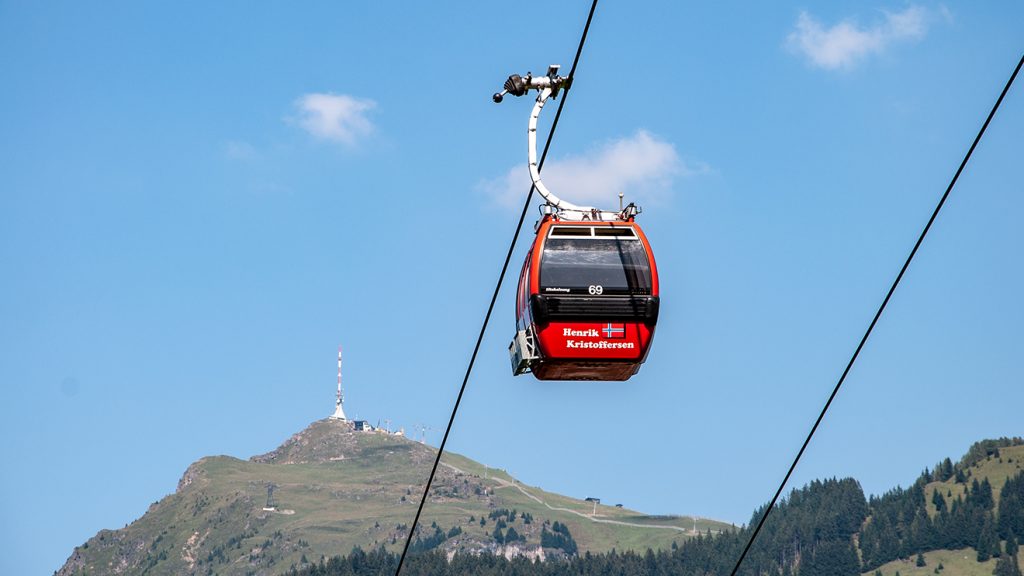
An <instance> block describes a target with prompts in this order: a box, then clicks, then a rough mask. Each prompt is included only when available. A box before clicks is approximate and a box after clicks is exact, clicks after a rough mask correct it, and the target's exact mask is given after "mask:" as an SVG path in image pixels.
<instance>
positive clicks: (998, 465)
mask: <svg viewBox="0 0 1024 576" xmlns="http://www.w3.org/2000/svg"><path fill="white" fill-rule="evenodd" d="M960 465H961V466H962V467H963V468H965V469H966V475H967V481H968V482H970V481H971V480H972V479H977V480H979V481H980V480H982V479H984V478H988V481H989V483H990V484H991V485H992V497H993V498H995V501H996V506H998V505H999V493H1000V491H1001V490H1002V489H1003V485H1004V484H1006V481H1007V480H1008V479H1009V478H1011V477H1013V476H1016V475H1017V474H1019V473H1020V472H1021V470H1024V446H1007V447H1003V448H1000V449H999V455H998V456H996V455H995V454H990V455H986V456H985V457H983V458H972V459H967V458H965V459H964V460H962V461H961V462H960ZM936 490H938V492H939V495H940V496H942V497H943V498H945V500H946V504H947V506H951V505H952V504H953V499H954V498H956V497H957V495H963V494H964V493H965V492H966V490H967V484H966V483H961V484H957V483H956V480H955V479H954V478H950V479H949V480H946V481H944V482H929V483H928V484H926V485H925V494H926V495H927V496H928V514H929V515H930V516H933V517H934V516H935V514H936V511H935V504H933V503H932V501H931V496H932V493H933V492H934V491H936Z"/></svg>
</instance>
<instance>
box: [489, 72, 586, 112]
mask: <svg viewBox="0 0 1024 576" xmlns="http://www.w3.org/2000/svg"><path fill="white" fill-rule="evenodd" d="M559 68H560V66H559V65H558V64H552V65H550V66H548V73H547V75H546V76H534V75H533V73H532V72H527V73H526V76H520V75H519V74H513V75H511V76H509V77H508V80H505V85H504V86H502V88H504V90H502V91H501V92H495V94H494V96H492V97H491V99H492V100H494V102H495V104H500V103H501V101H502V100H504V99H505V94H511V95H513V96H523V95H525V94H526V93H527V92H529V91H530V90H538V91H539V90H543V89H545V88H551V97H552V98H555V97H557V96H558V91H559V90H561V89H562V88H565V89H568V88H569V84H570V82H569V79H568V78H565V77H562V76H559V75H558V69H559Z"/></svg>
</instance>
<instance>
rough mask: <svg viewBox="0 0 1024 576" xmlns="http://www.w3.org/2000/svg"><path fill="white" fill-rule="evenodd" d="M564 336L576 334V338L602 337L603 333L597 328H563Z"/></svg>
mask: <svg viewBox="0 0 1024 576" xmlns="http://www.w3.org/2000/svg"><path fill="white" fill-rule="evenodd" d="M562 336H574V337H576V338H600V337H601V334H600V333H599V332H598V331H597V329H596V328H588V329H586V330H573V329H572V328H563V329H562Z"/></svg>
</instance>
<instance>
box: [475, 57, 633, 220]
mask: <svg viewBox="0 0 1024 576" xmlns="http://www.w3.org/2000/svg"><path fill="white" fill-rule="evenodd" d="M557 73H558V66H549V67H548V74H547V76H537V77H534V76H533V75H532V74H527V75H526V77H525V78H524V77H521V76H519V75H512V76H510V77H509V79H508V80H507V81H506V82H505V89H504V91H502V92H500V93H497V94H495V95H494V101H495V102H501V101H502V97H503V96H504V95H505V94H512V95H513V96H522V95H524V94H526V93H527V92H529V91H530V90H537V91H538V92H540V94H538V95H537V102H536V104H534V106H533V112H532V113H531V114H530V125H529V129H528V131H527V137H528V140H529V150H528V153H529V158H530V166H529V167H530V179H531V180H532V181H533V185H534V187H536V188H537V192H540V195H541V196H542V197H543V198H544V201H545V202H547V205H548V206H550V207H551V208H553V209H554V211H555V212H556V213H557V214H558V217H559V218H561V219H563V220H577V221H582V220H628V219H630V218H632V217H633V216H635V215H636V213H637V209H636V208H635V207H634V206H633V205H632V204H631V205H630V206H629V207H627V209H623V210H620V211H619V212H609V211H606V210H599V209H597V208H594V207H592V206H577V205H576V204H573V203H571V202H568V201H566V200H562V199H561V198H559V197H558V196H555V195H554V194H553V193H552V192H551V191H550V190H548V187H547V186H545V185H544V182H543V181H542V180H541V179H540V166H539V165H538V164H537V119H538V118H540V111H541V110H543V109H544V103H545V102H547V99H548V98H551V97H554V96H557V95H558V91H559V89H561V88H562V87H563V86H564V87H566V88H568V79H566V78H562V77H561V76H558V75H557ZM620 198H621V194H620Z"/></svg>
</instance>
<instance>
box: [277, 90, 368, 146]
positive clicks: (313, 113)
mask: <svg viewBox="0 0 1024 576" xmlns="http://www.w3.org/2000/svg"><path fill="white" fill-rule="evenodd" d="M295 106H296V108H298V109H299V113H300V117H299V118H298V119H297V122H298V124H299V126H301V127H302V128H303V129H305V130H306V131H307V132H309V133H310V134H312V135H313V136H315V137H317V138H322V139H324V140H330V141H332V142H340V143H342V144H345V145H348V146H354V145H355V144H356V141H357V140H358V139H359V138H361V137H364V136H368V135H369V134H371V133H372V132H373V124H372V123H371V122H370V120H369V119H368V118H367V117H366V113H367V112H369V111H370V110H373V109H374V108H376V107H377V103H376V102H374V101H373V100H369V99H366V98H356V97H354V96H349V95H347V94H319V93H313V94H306V95H304V96H302V97H301V98H299V99H298V100H296V101H295Z"/></svg>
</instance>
